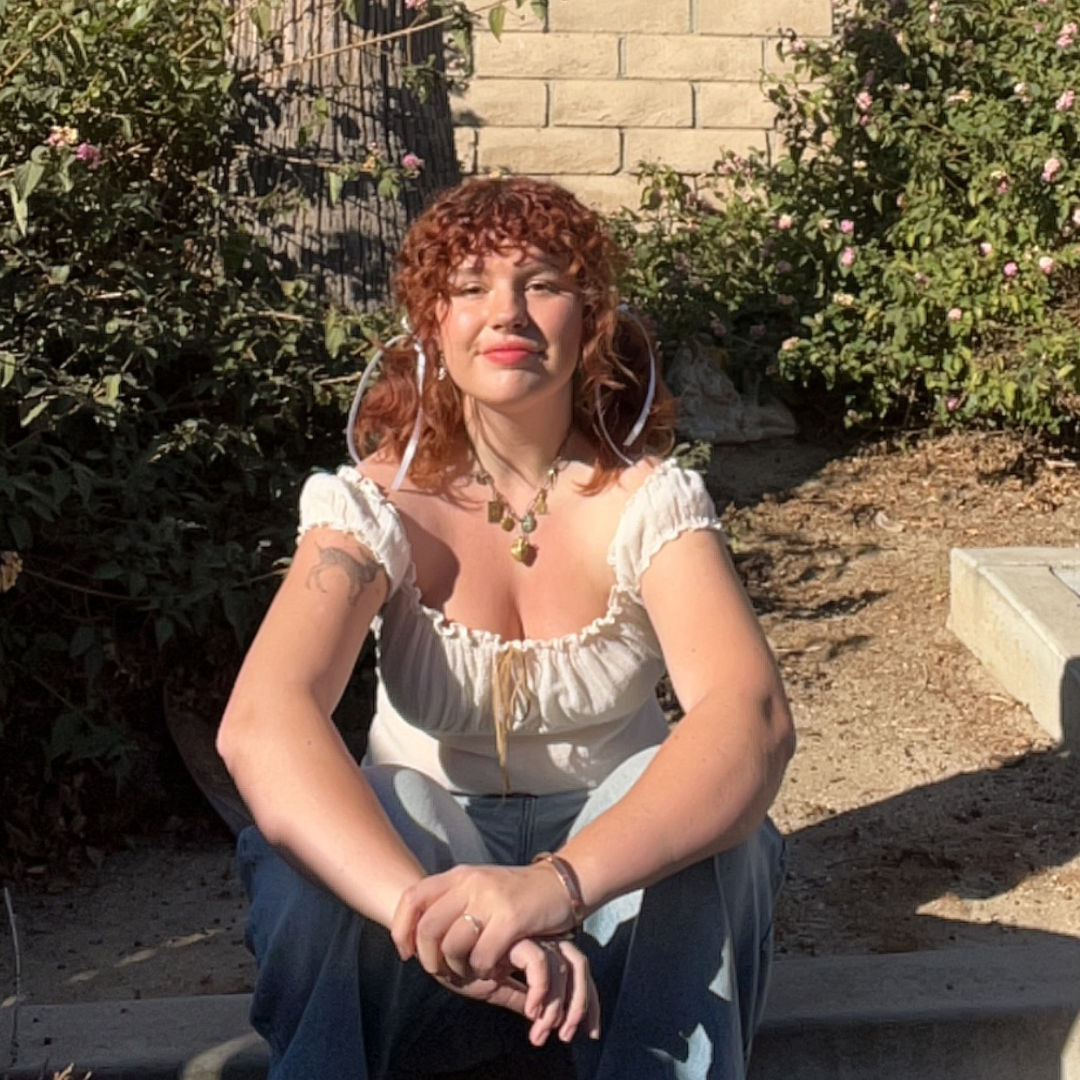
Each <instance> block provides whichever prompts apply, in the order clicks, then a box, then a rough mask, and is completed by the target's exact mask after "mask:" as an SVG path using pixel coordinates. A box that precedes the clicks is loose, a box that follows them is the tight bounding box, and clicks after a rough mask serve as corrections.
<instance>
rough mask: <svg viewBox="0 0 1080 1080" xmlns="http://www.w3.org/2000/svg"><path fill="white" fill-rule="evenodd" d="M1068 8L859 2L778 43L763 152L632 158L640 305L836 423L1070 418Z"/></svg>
mask: <svg viewBox="0 0 1080 1080" xmlns="http://www.w3.org/2000/svg"><path fill="white" fill-rule="evenodd" d="M1074 17H1075V16H1074V15H1072V14H1070V9H1069V6H1068V5H1067V4H1066V3H1065V2H1064V0H1045V2H1043V0H987V2H985V3H981V4H971V3H967V2H964V0H940V2H936V0H935V2H930V3H927V2H925V0H910V2H908V0H866V2H864V3H861V4H860V5H858V7H857V9H856V10H855V12H854V13H853V14H852V15H851V16H850V17H848V18H847V19H846V20H845V21H844V24H843V26H842V27H841V28H840V31H839V33H838V34H837V35H836V37H835V39H834V40H831V41H823V42H811V41H804V40H800V39H799V38H797V37H794V36H793V35H788V37H787V38H786V40H785V41H784V43H783V45H782V47H781V55H782V56H783V57H784V58H785V59H786V61H787V62H788V63H789V65H790V67H791V68H792V74H791V76H790V77H789V78H788V79H786V80H784V81H782V82H780V83H779V84H777V85H776V86H775V87H774V88H773V90H772V96H773V100H774V101H775V102H776V103H777V105H778V106H779V121H778V135H779V144H780V147H781V149H780V152H779V153H778V154H777V156H776V159H775V160H774V161H773V162H772V163H769V162H767V161H766V160H765V159H764V158H763V157H761V156H752V157H751V158H749V159H746V160H744V159H739V158H737V157H735V156H733V155H729V156H728V157H727V158H726V159H725V160H723V161H722V162H720V163H718V165H717V167H716V169H715V171H714V173H713V174H712V175H711V176H709V177H704V178H700V181H699V185H703V186H704V187H705V188H706V189H708V192H709V194H710V195H711V196H713V197H719V198H720V200H721V204H722V205H721V208H720V209H719V210H717V211H715V212H714V211H712V210H709V209H708V207H707V206H704V205H703V204H702V203H701V202H699V201H698V196H699V194H701V193H702V192H701V186H698V187H692V186H691V185H690V184H689V183H687V182H685V181H682V180H680V178H678V177H675V176H674V175H673V174H671V173H670V172H669V171H667V170H664V169H660V168H655V167H654V168H652V169H649V170H647V174H646V181H647V183H646V189H645V199H644V205H645V209H644V210H642V211H641V212H640V213H637V214H632V215H628V216H626V217H625V218H624V219H623V221H622V222H621V227H622V228H623V230H624V235H625V236H626V238H627V239H628V240H629V241H630V242H631V243H632V244H633V246H634V247H635V249H636V253H637V257H636V259H635V262H634V265H633V267H632V269H631V273H630V284H631V289H632V291H633V293H634V295H635V298H636V299H637V300H638V302H640V303H643V304H644V305H646V306H647V307H649V308H650V310H654V311H655V312H656V313H657V316H658V318H659V319H660V320H661V323H662V324H666V326H664V329H665V336H666V338H667V339H668V340H670V341H672V342H673V343H676V342H677V341H678V340H679V339H680V338H681V337H683V336H685V335H686V334H687V333H690V332H693V331H697V332H700V331H702V330H708V329H709V328H710V327H711V329H712V331H713V332H714V334H715V335H716V336H717V337H718V338H719V339H720V340H721V342H722V344H724V345H725V347H726V348H727V350H728V353H729V356H730V357H731V361H732V364H733V365H734V366H735V367H736V368H739V367H744V368H750V369H752V370H753V371H754V372H757V373H763V372H768V373H770V374H771V375H772V376H773V377H774V378H775V379H776V381H777V382H779V383H781V384H787V385H788V386H793V387H798V388H815V387H816V388H820V387H822V386H824V387H825V388H826V389H828V390H829V391H830V392H831V394H832V400H833V401H834V403H835V402H840V403H842V406H843V410H844V411H845V412H846V416H847V419H848V421H849V422H851V423H856V424H859V423H867V422H873V421H880V420H883V419H887V420H890V421H893V422H895V421H897V420H899V421H901V422H906V423H909V424H924V423H926V422H934V421H936V422H941V423H952V424H956V423H962V422H968V423H975V422H978V423H994V424H1007V425H1013V426H1019V427H1025V428H1036V429H1042V430H1048V431H1059V430H1061V429H1062V426H1063V424H1065V423H1067V422H1068V423H1072V422H1074V421H1075V418H1076V416H1077V412H1078V408H1077V387H1078V378H1080V373H1078V366H1077V355H1078V350H1080V320H1078V319H1077V305H1076V300H1077V283H1078V276H1077V268H1078V266H1080V246H1078V244H1077V239H1078V237H1080V138H1078V135H1080V121H1078V117H1080V97H1078V96H1077V95H1080V32H1078V29H1077V24H1076V22H1074V21H1073V19H1074Z"/></svg>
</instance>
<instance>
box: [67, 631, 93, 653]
mask: <svg viewBox="0 0 1080 1080" xmlns="http://www.w3.org/2000/svg"><path fill="white" fill-rule="evenodd" d="M95 636H96V634H95V632H94V628H93V627H92V626H86V625H85V624H84V625H83V626H80V627H79V628H78V630H76V631H75V633H74V634H73V635H72V638H71V644H70V645H68V656H70V657H71V658H72V660H74V659H75V658H76V657H79V656H82V654H83V653H84V652H86V650H87V649H89V648H90V646H91V645H93V644H94V638H95Z"/></svg>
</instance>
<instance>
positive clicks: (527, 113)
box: [453, 0, 832, 209]
mask: <svg viewBox="0 0 1080 1080" xmlns="http://www.w3.org/2000/svg"><path fill="white" fill-rule="evenodd" d="M470 3H474V6H475V7H476V8H477V9H483V8H486V7H487V6H489V4H488V3H486V2H485V0H470ZM508 7H509V8H510V10H508V12H507V18H506V27H505V30H504V32H503V34H502V37H501V38H499V39H496V38H495V37H494V36H493V35H492V34H491V33H490V32H489V31H488V30H486V28H485V29H483V30H481V31H480V32H479V33H478V34H477V35H476V39H475V43H474V52H475V55H474V61H475V66H476V74H475V76H474V77H473V79H472V81H471V83H470V85H469V88H468V90H467V91H466V92H465V93H464V94H462V95H460V96H457V97H455V98H454V100H453V108H454V124H455V138H456V143H457V150H458V158H459V160H460V162H461V167H462V171H463V173H464V174H465V175H473V174H485V173H490V172H493V171H497V170H506V171H508V172H513V173H519V174H521V173H523V174H526V175H533V176H545V177H551V178H552V179H554V180H557V181H559V182H560V183H562V184H565V185H566V186H567V187H569V188H571V189H572V190H574V191H576V192H577V193H578V194H579V195H580V196H581V197H582V198H584V199H586V200H587V201H589V202H590V203H592V204H594V205H596V206H599V207H600V208H602V209H614V208H615V207H618V206H622V205H629V206H636V205H637V202H638V184H637V182H636V181H635V180H634V176H633V174H634V171H635V170H636V168H637V166H638V163H639V162H641V161H661V162H663V163H665V164H667V165H671V166H673V167H674V168H676V169H678V170H680V171H681V172H686V173H695V172H704V171H706V170H708V169H710V168H711V167H712V165H713V163H714V162H715V161H716V159H717V158H718V157H719V156H720V154H721V152H722V151H723V150H725V149H730V150H735V151H737V152H741V153H745V152H746V151H747V150H749V149H750V148H752V147H759V148H763V149H768V148H769V146H770V140H771V139H772V138H773V137H774V136H773V134H772V131H771V128H772V121H773V115H772V109H771V106H770V104H769V102H768V100H767V99H766V97H765V94H764V91H763V90H762V86H761V79H762V73H763V72H764V71H770V72H776V71H777V70H778V66H779V65H780V61H779V60H778V59H777V55H776V45H777V41H778V40H779V38H780V35H781V32H782V31H784V30H789V29H790V30H794V31H796V32H797V33H798V34H800V35H801V36H803V37H826V36H828V35H829V34H830V33H831V32H832V3H831V0H548V12H547V18H546V20H540V19H538V18H537V17H536V16H535V15H533V14H532V13H531V11H530V9H529V7H528V5H526V6H525V7H523V8H521V9H519V10H514V9H513V5H512V4H510V5H508Z"/></svg>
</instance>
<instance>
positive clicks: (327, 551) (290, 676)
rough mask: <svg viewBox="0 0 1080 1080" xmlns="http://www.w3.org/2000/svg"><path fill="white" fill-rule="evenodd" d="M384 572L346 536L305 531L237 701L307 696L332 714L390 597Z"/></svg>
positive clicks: (334, 531) (248, 662)
mask: <svg viewBox="0 0 1080 1080" xmlns="http://www.w3.org/2000/svg"><path fill="white" fill-rule="evenodd" d="M388 590H389V583H388V579H387V575H386V571H385V570H384V569H383V568H382V566H381V565H380V564H379V563H378V562H377V561H376V559H375V558H374V556H373V555H372V553H371V551H370V550H369V549H368V548H366V547H365V546H364V545H363V544H361V543H360V542H359V541H358V540H357V539H355V538H354V537H353V536H351V535H350V534H348V533H345V532H342V531H340V530H337V529H332V528H312V529H309V530H308V531H307V532H305V533H304V535H303V538H302V539H301V540H300V542H299V544H298V545H297V548H296V554H295V556H294V558H293V561H292V565H291V566H290V568H289V571H288V573H287V574H286V575H285V579H284V581H283V582H282V584H281V587H280V589H279V590H278V592H277V595H276V596H275V597H274V600H273V603H272V604H271V605H270V609H269V610H268V611H267V614H266V617H265V619H264V620H263V623H262V625H261V626H260V628H259V632H258V634H257V635H256V636H255V640H254V642H252V645H251V648H250V649H249V651H248V654H247V657H246V658H245V660H244V664H243V667H242V668H241V671H240V676H239V678H238V679H237V684H236V690H235V691H234V698H237V697H239V698H241V699H242V698H243V697H245V696H251V697H255V698H260V697H263V696H264V695H265V696H269V697H271V698H273V697H276V696H278V695H282V694H287V693H290V692H299V693H303V694H309V695H310V696H311V698H312V699H313V700H314V702H315V703H316V704H317V705H318V707H319V710H320V712H322V713H323V714H324V715H326V716H329V715H330V713H331V712H332V711H333V710H334V708H335V707H336V705H337V703H338V701H339V700H340V698H341V695H342V693H343V692H344V690H345V686H346V684H347V683H348V680H349V676H350V674H351V673H352V670H353V667H354V665H355V663H356V658H357V657H358V656H359V653H360V648H361V646H362V645H363V643H364V638H365V637H366V635H367V633H368V630H369V629H370V627H371V623H372V620H373V619H374V618H375V615H376V614H377V613H378V610H379V608H380V607H381V606H382V604H383V601H384V600H385V599H386V596H387V593H388Z"/></svg>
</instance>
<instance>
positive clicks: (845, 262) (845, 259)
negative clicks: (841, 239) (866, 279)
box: [840, 247, 855, 267]
mask: <svg viewBox="0 0 1080 1080" xmlns="http://www.w3.org/2000/svg"><path fill="white" fill-rule="evenodd" d="M840 265H841V266H847V267H851V266H854V265H855V249H854V248H853V247H846V248H844V250H843V251H841V252H840Z"/></svg>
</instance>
